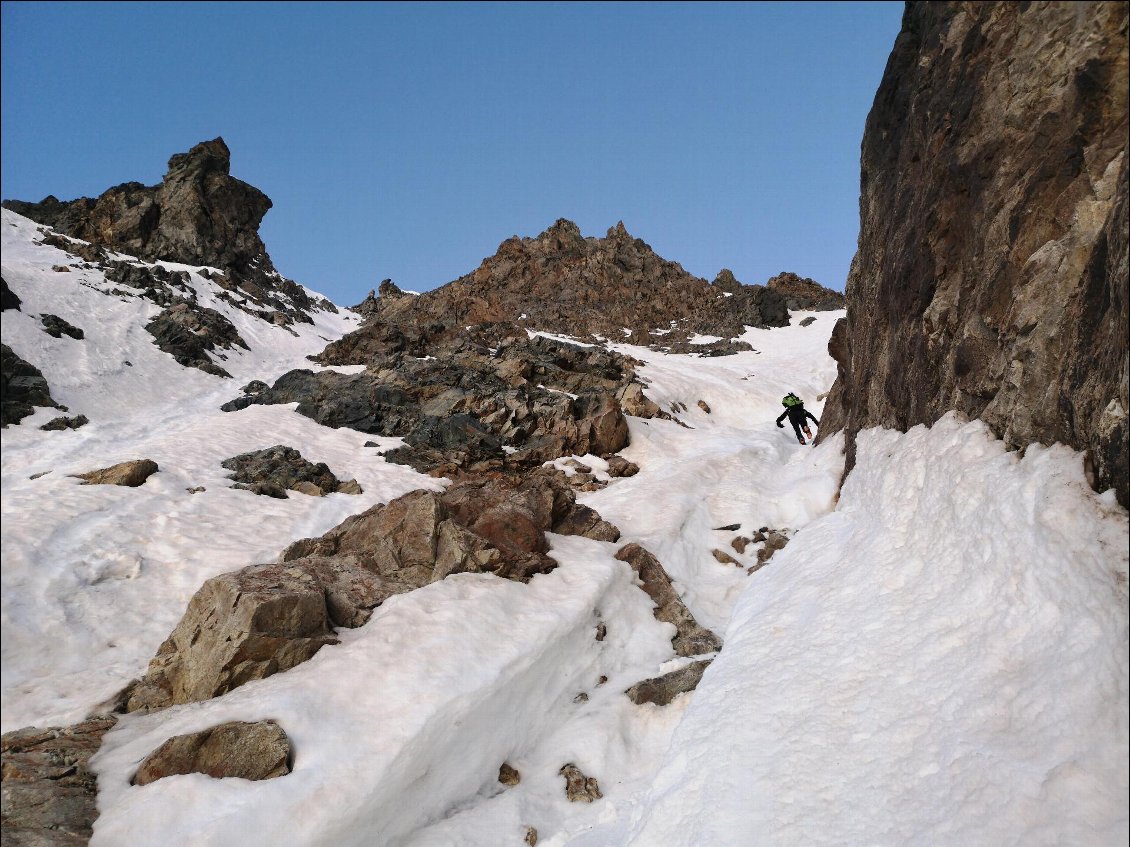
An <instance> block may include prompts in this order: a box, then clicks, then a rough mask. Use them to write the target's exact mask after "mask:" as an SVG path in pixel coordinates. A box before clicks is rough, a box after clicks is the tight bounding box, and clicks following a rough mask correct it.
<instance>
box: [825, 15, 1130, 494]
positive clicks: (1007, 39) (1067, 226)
mask: <svg viewBox="0 0 1130 847" xmlns="http://www.w3.org/2000/svg"><path fill="white" fill-rule="evenodd" d="M1126 148H1127V5H1126V4H1125V3H1102V2H1100V3H954V2H949V3H918V2H913V3H908V4H907V7H906V12H905V14H904V17H903V26H902V31H901V33H900V34H899V36H898V39H897V41H896V43H895V47H894V50H893V52H892V53H891V56H890V59H889V60H888V63H887V68H886V71H885V74H884V77H883V80H882V83H881V85H880V88H879V91H878V93H877V95H876V97H875V103H874V105H873V107H872V110H871V113H870V115H869V117H868V120H867V126H866V131H865V134H864V139H863V146H862V156H861V165H862V172H861V177H860V186H861V196H860V218H861V220H860V238H859V249H858V252H857V254H856V257H855V260H854V262H853V264H852V268H851V273H850V275H849V277H848V282H847V287H846V297H847V317H846V319H845V320H844V321H842V322H841V323H840V325H838V326H837V328H836V330H835V332H834V333H833V337H832V341H831V343H830V345H829V346H830V350H831V352H832V355H833V356H834V357H835V358H836V361H837V363H838V366H839V377H838V379H837V381H836V385H835V387H834V388H833V390H832V393H831V396H830V397H829V399H828V403H827V405H826V407H825V411H824V415H823V422H824V427H823V432H827V433H829V434H830V433H832V432H835V431H837V430H840V429H846V430H848V432H849V435H854V433H855V432H857V431H858V430H859V429H861V428H863V427H868V426H876V425H880V426H887V427H894V428H898V429H906V428H909V427H912V426H914V425H916V424H921V423H925V424H930V423H933V422H934V421H935V420H937V419H938V418H939V417H940V416H941V415H943V414H944V413H945V412H947V411H949V410H952V409H956V410H959V411H961V412H964V413H965V414H967V415H969V416H970V417H978V418H981V419H983V420H984V421H986V422H987V423H988V424H989V425H990V426H991V427H992V428H993V429H994V430H995V431H996V433H997V434H998V435H999V436H1000V437H1001V438H1002V439H1004V440H1005V442H1006V443H1008V444H1009V445H1011V446H1013V447H1016V448H1023V447H1024V446H1026V445H1028V444H1030V443H1032V442H1042V443H1045V444H1051V443H1054V442H1061V443H1064V444H1068V445H1070V446H1071V447H1073V448H1075V449H1078V450H1081V451H1086V453H1087V456H1088V465H1089V472H1090V473H1091V474H1092V475H1093V480H1094V484H1095V486H1096V488H1097V489H1099V490H1105V489H1107V488H1110V487H1114V488H1115V489H1116V491H1117V494H1118V498H1119V500H1120V502H1121V503H1122V504H1123V505H1126V504H1127V495H1128V492H1127V420H1126V414H1127V412H1126V410H1127V408H1128V407H1130V403H1128V399H1127V172H1126ZM850 441H852V439H850V438H849V442H850ZM850 459H851V456H850V455H849V461H850Z"/></svg>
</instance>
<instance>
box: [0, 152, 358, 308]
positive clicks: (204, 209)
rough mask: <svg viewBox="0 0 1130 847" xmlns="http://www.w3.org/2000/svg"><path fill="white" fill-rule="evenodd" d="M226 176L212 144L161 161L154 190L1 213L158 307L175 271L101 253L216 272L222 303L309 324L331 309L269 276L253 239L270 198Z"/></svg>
mask: <svg viewBox="0 0 1130 847" xmlns="http://www.w3.org/2000/svg"><path fill="white" fill-rule="evenodd" d="M230 170H231V153H230V151H229V150H228V146H227V144H225V143H224V140H223V139H222V138H215V139H213V140H211V141H204V142H201V143H200V144H197V145H196V146H195V147H193V148H192V149H191V150H189V151H188V152H187V153H178V154H177V155H175V156H173V157H172V158H171V159H169V167H168V171H167V172H166V174H165V176H164V179H163V180H162V181H161V184H160V185H155V186H146V185H142V184H141V183H139V182H126V183H123V184H121V185H118V186H115V187H113V188H110V189H108V190H107V191H105V192H104V193H103V194H102V195H100V196H99V197H97V198H95V199H91V198H89V197H81V198H79V199H78V200H71V201H60V200H59V199H57V198H55V197H52V196H48V197H47V198H45V199H44V200H42V201H40V202H39V203H28V202H24V201H21V200H5V201H4V202H3V206H4V207H5V208H7V209H11V210H12V211H14V212H16V213H18V214H20V215H23V216H24V217H27V218H30V219H31V220H33V221H36V222H37V223H41V224H44V225H45V226H49V227H51V228H52V229H54V230H55V233H45V235H44V239H43V243H45V244H50V245H52V246H55V247H58V248H60V249H62V250H65V251H66V252H68V253H70V254H72V255H75V256H77V257H79V258H82V259H85V260H86V261H87V262H91V263H93V264H95V265H97V266H99V267H101V268H103V269H104V270H105V271H106V274H107V278H108V279H110V280H111V281H113V282H122V283H123V284H125V285H128V286H131V287H132V288H133V289H135V291H133V294H134V295H135V296H147V297H148V299H151V300H153V302H155V303H158V304H159V305H162V306H168V305H170V304H171V302H172V299H171V296H170V294H169V292H168V289H169V281H168V277H169V276H170V275H173V276H176V275H178V274H179V275H183V271H174V272H170V271H168V270H167V269H164V268H159V267H154V266H150V267H140V266H138V265H137V264H136V263H131V262H127V261H123V260H121V259H119V258H112V257H110V256H109V255H108V253H107V251H108V250H113V251H116V252H119V253H124V254H126V255H128V256H136V257H138V258H139V259H143V260H145V261H147V262H157V261H169V262H180V263H183V264H186V265H193V266H197V267H201V266H206V267H209V268H215V269H217V270H218V271H219V272H218V273H217V272H209V275H210V276H211V278H212V280H213V281H214V282H215V283H216V284H217V285H218V286H219V287H220V288H222V289H224V295H225V299H227V301H228V302H229V303H231V304H232V305H234V306H236V307H238V308H241V309H243V310H244V311H247V312H248V313H250V314H253V315H256V316H257V317H261V318H264V319H266V320H270V321H272V322H274V323H277V324H288V323H292V322H294V321H300V322H304V323H310V322H311V318H310V317H309V313H310V312H311V311H317V310H332V311H336V308H335V307H334V306H333V304H331V303H330V302H329V301H327V300H324V299H321V298H315V297H311V296H310V295H309V294H308V293H307V291H306V289H304V288H303V287H302V286H301V285H298V284H297V283H295V282H293V281H292V280H289V279H286V278H284V277H283V276H281V275H280V274H279V273H278V272H277V271H276V270H275V268H274V265H273V264H272V263H271V257H270V256H269V255H268V254H267V249H266V247H265V246H264V245H263V241H262V239H260V238H259V224H260V223H261V222H262V220H263V216H264V215H265V214H266V213H267V211H268V210H269V209H270V208H271V201H270V199H269V198H268V197H267V195H266V194H264V193H263V192H262V191H260V190H259V189H257V188H255V187H254V186H251V185H248V184H247V183H245V182H242V181H240V180H238V179H235V178H234V177H232V176H231V173H230ZM60 233H61V235H60ZM72 239H79V241H73V240H72ZM64 269H65V268H64ZM190 299H192V298H190Z"/></svg>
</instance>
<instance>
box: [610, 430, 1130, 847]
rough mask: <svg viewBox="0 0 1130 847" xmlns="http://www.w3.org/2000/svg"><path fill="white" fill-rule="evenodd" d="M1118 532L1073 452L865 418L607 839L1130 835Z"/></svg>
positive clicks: (895, 841) (866, 840)
mask: <svg viewBox="0 0 1130 847" xmlns="http://www.w3.org/2000/svg"><path fill="white" fill-rule="evenodd" d="M1126 536H1127V522H1126V513H1125V510H1122V509H1121V508H1120V507H1118V506H1117V505H1116V504H1115V503H1114V500H1113V498H1112V496H1111V494H1110V493H1108V494H1106V495H1103V496H1096V495H1095V494H1094V493H1092V492H1091V491H1090V490H1089V489H1088V488H1087V486H1086V483H1085V480H1084V478H1083V473H1082V467H1081V462H1080V461H1079V456H1078V455H1077V454H1074V453H1073V452H1072V451H1070V450H1066V449H1064V448H1062V447H1056V448H1051V449H1045V448H1041V447H1039V446H1036V445H1034V446H1032V447H1030V448H1029V450H1028V451H1027V453H1026V455H1025V456H1024V458H1023V459H1018V458H1017V456H1016V454H1015V453H1008V452H1006V451H1005V450H1004V448H1003V446H1002V444H1001V442H999V441H997V440H996V439H994V438H992V436H991V434H990V433H989V432H988V431H987V429H986V428H985V427H984V425H983V424H981V423H980V422H973V423H963V422H962V421H960V420H958V419H957V418H956V416H954V415H949V416H947V417H945V418H943V419H942V420H941V421H939V422H938V423H937V424H936V425H935V426H934V427H933V428H932V429H927V428H925V427H916V428H914V429H913V430H911V431H910V432H909V433H907V434H905V435H902V434H899V433H895V432H890V431H881V430H871V431H865V432H864V433H861V435H860V438H859V461H858V464H857V466H856V468H855V470H853V471H852V473H851V474H850V475H849V477H848V479H847V483H846V484H845V486H844V490H843V494H842V497H841V499H840V503H839V506H838V508H837V510H836V511H835V512H834V513H832V514H830V515H828V516H827V517H824V518H823V519H821V520H818V521H816V522H814V523H812V524H810V525H809V526H807V527H806V528H805V529H804V530H803V531H802V532H800V533H798V534H797V535H796V537H795V538H794V539H793V541H792V542H791V543H790V544H789V546H788V547H786V548H785V549H784V550H782V551H781V552H779V553H778V554H777V555H776V557H775V558H774V560H773V563H772V566H771V567H768V568H766V569H765V570H763V571H760V572H758V573H757V574H756V575H755V576H754V577H753V578H752V579H751V581H750V584H749V587H748V590H747V591H745V592H744V593H743V594H742V596H741V598H740V600H739V601H738V603H737V605H736V606H735V610H734V615H733V618H732V620H731V622H730V625H729V627H728V628H727V631H726V646H725V648H724V649H723V651H722V652H721V654H720V655H719V658H718V659H717V660H716V661H715V662H714V664H713V665H712V666H711V667H710V668H709V669H708V670H707V672H706V674H705V675H704V677H703V680H702V682H701V683H700V685H699V687H698V689H697V691H696V692H695V695H694V699H693V700H692V701H691V703H690V705H689V707H688V710H687V713H686V717H685V719H684V720H683V721H682V723H681V724H680V725H679V727H678V729H677V730H676V732H675V736H674V739H673V740H672V742H671V748H670V749H671V751H672V752H671V754H670V756H669V757H668V759H667V761H666V762H665V764H664V765H663V768H662V769H661V771H660V772H659V775H658V777H657V779H656V781H655V786H654V788H653V789H652V791H651V793H650V795H649V796H648V798H647V799H646V801H645V802H644V803H643V804H641V806H640V807H639V808H638V809H636V810H635V813H634V820H633V824H632V828H631V833H630V835H629V836H628V837H627V838H624V839H622V840H620V839H617V840H615V841H608V842H606V843H622V844H626V845H627V844H630V845H641V846H642V845H655V844H665V845H687V847H690V845H702V844H711V845H731V844H732V845H739V844H752V843H766V844H798V843H804V844H877V845H900V844H910V843H915V844H936V845H951V844H952V845H971V844H972V845H1010V844H1015V845H1051V844H1064V843H1069V844H1123V843H1125V841H1126V837H1127V811H1126V796H1127V787H1128V786H1127V754H1128V747H1127V611H1126V563H1127V553H1126ZM707 793H708V794H709V797H710V813H709V814H701V813H700V812H699V811H698V810H696V808H695V807H694V803H695V799H694V798H696V797H700V796H705V795H706V794H707ZM593 843H596V842H593Z"/></svg>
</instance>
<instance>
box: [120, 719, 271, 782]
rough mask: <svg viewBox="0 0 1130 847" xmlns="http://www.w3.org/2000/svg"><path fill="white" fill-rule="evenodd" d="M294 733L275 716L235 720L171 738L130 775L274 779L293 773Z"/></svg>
mask: <svg viewBox="0 0 1130 847" xmlns="http://www.w3.org/2000/svg"><path fill="white" fill-rule="evenodd" d="M292 757H293V750H292V749H291V744H290V739H289V738H287V735H286V733H285V732H283V729H282V727H280V726H279V725H278V724H277V723H275V722H274V721H270V720H266V721H257V722H255V723H246V722H243V721H231V722H229V723H223V724H220V725H218V726H213V727H210V728H208V729H205V730H201V731H200V732H193V733H190V734H188V735H177V736H174V737H173V738H170V739H169V740H168V741H166V742H165V743H164V744H162V745H161V746H160V747H158V748H157V749H156V750H154V751H153V752H152V753H150V754H149V755H148V756H146V757H145V758H144V759H143V760H142V762H141V765H140V766H139V767H138V769H137V772H136V773H135V774H134V775H133V778H132V779H131V780H130V783H131V784H132V785H148V784H149V783H151V782H156V781H157V780H159V779H164V778H165V777H167V776H173V775H174V774H187V773H202V774H204V775H206V776H211V777H215V778H217V779H223V778H226V777H238V778H240V779H250V780H263V779H275V778H277V777H280V776H285V775H286V774H288V773H290V769H291V765H290V762H291V760H292Z"/></svg>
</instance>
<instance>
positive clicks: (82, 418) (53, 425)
mask: <svg viewBox="0 0 1130 847" xmlns="http://www.w3.org/2000/svg"><path fill="white" fill-rule="evenodd" d="M88 423H90V419H89V418H87V416H86V415H75V416H74V417H67V416H66V415H62V416H60V417H57V418H52V419H51V420H49V421H48V422H47V423H45V424H44V425H43V426H41V427H40V429H42V430H45V431H47V432H52V431H58V430H63V429H78V428H79V427H81V426H86V425H87V424H88Z"/></svg>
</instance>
